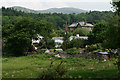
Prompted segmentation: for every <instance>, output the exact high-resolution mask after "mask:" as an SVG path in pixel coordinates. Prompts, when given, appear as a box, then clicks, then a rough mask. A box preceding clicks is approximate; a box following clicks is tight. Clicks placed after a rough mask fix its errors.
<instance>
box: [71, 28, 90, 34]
mask: <svg viewBox="0 0 120 80" xmlns="http://www.w3.org/2000/svg"><path fill="white" fill-rule="evenodd" d="M88 33H89V30H88V29H87V28H77V29H76V30H75V31H74V33H73V35H76V34H79V35H80V36H87V35H88Z"/></svg>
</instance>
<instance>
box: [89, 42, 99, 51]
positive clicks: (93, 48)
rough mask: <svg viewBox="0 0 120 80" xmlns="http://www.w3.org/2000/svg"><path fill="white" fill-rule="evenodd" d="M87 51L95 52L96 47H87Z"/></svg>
mask: <svg viewBox="0 0 120 80" xmlns="http://www.w3.org/2000/svg"><path fill="white" fill-rule="evenodd" d="M87 50H88V51H93V50H97V45H93V44H92V45H88V47H87Z"/></svg>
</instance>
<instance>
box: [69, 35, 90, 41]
mask: <svg viewBox="0 0 120 80" xmlns="http://www.w3.org/2000/svg"><path fill="white" fill-rule="evenodd" d="M73 39H85V40H87V39H88V37H87V36H79V34H77V35H76V36H70V37H69V40H70V41H71V40H73Z"/></svg>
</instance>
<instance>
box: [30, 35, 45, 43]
mask: <svg viewBox="0 0 120 80" xmlns="http://www.w3.org/2000/svg"><path fill="white" fill-rule="evenodd" d="M37 36H38V37H37V38H32V45H33V44H39V42H40V41H41V40H42V39H43V38H44V37H43V36H41V35H39V34H37Z"/></svg>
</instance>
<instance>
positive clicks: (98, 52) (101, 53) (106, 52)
mask: <svg viewBox="0 0 120 80" xmlns="http://www.w3.org/2000/svg"><path fill="white" fill-rule="evenodd" d="M98 53H100V54H108V52H98Z"/></svg>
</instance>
